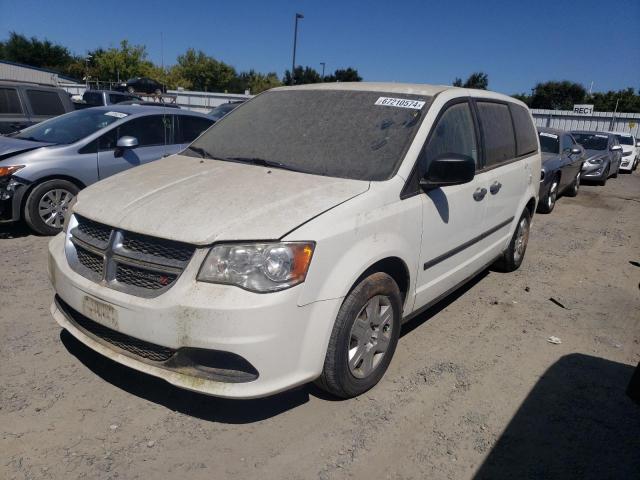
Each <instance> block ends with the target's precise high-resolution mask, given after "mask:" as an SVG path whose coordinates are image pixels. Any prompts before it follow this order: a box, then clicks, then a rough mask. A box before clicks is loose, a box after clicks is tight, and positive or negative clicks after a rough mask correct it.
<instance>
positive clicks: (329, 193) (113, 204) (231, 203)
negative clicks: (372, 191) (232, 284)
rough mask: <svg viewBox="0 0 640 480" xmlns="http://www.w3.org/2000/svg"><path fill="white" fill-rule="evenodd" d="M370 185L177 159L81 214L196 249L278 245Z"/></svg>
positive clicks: (94, 192)
mask: <svg viewBox="0 0 640 480" xmlns="http://www.w3.org/2000/svg"><path fill="white" fill-rule="evenodd" d="M368 188H369V182H366V181H360V180H348V179H342V178H331V177H322V176H319V175H309V174H304V173H298V172H291V171H288V170H281V169H276V168H266V167H261V166H255V165H247V164H241V163H234V162H223V161H216V160H201V159H200V158H195V157H187V156H183V155H174V156H171V157H167V158H165V159H163V160H159V161H156V162H153V163H151V164H147V165H143V166H141V167H138V168H134V169H132V170H128V171H126V172H123V173H120V174H118V175H115V176H113V177H110V178H108V179H106V180H103V181H101V182H98V183H96V184H94V185H92V186H90V187H89V188H87V189H85V190H83V191H82V192H81V193H80V195H79V196H78V201H77V203H76V205H75V206H74V212H76V213H78V214H80V215H83V216H85V217H87V218H90V219H92V220H95V221H97V222H101V223H105V224H107V225H111V226H115V227H118V228H121V229H124V230H129V231H133V232H137V233H143V234H147V235H152V236H155V237H161V238H166V239H170V240H177V241H181V242H187V243H192V244H196V245H206V244H211V243H213V242H216V241H220V240H271V239H278V238H280V237H282V236H283V235H284V234H286V233H288V232H289V231H291V230H293V229H295V228H296V227H298V226H299V225H300V224H302V223H304V222H306V221H307V220H310V219H311V218H313V217H315V216H317V215H320V214H321V213H323V212H325V211H327V210H328V209H330V208H332V207H335V206H336V205H338V204H340V203H342V202H345V201H346V200H349V199H350V198H353V197H355V196H356V195H359V194H361V193H363V192H365V191H367V190H368Z"/></svg>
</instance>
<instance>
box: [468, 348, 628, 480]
mask: <svg viewBox="0 0 640 480" xmlns="http://www.w3.org/2000/svg"><path fill="white" fill-rule="evenodd" d="M633 371H634V367H632V366H630V365H624V364H621V363H616V362H611V361H609V360H604V359H602V358H596V357H592V356H589V355H582V354H571V355H567V356H565V357H562V358H561V359H560V360H558V361H557V362H556V363H555V364H553V365H552V366H551V367H550V368H549V369H548V370H547V371H546V372H545V373H544V375H542V377H541V378H540V380H539V381H538V383H536V385H535V386H534V387H533V389H532V390H531V392H530V393H529V395H528V396H527V398H526V399H525V400H524V402H523V403H522V405H521V406H520V408H519V409H518V411H517V412H516V414H515V415H514V417H513V418H512V419H511V422H510V423H509V425H507V428H506V429H505V431H504V432H503V433H502V435H501V436H500V438H499V439H498V441H497V443H496V444H495V446H494V447H493V449H492V450H491V452H490V453H489V455H488V457H487V458H486V460H485V461H484V463H483V464H482V465H481V466H480V468H479V469H478V471H477V473H476V475H475V477H474V479H475V480H487V479H503V478H514V479H572V478H575V479H605V478H607V479H621V478H638V477H639V475H640V406H638V405H636V404H634V403H633V402H632V400H631V399H630V398H629V397H628V396H627V395H626V394H625V389H626V388H627V385H628V383H629V380H630V379H631V376H632V375H633Z"/></svg>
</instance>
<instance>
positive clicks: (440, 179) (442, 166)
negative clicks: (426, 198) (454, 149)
mask: <svg viewBox="0 0 640 480" xmlns="http://www.w3.org/2000/svg"><path fill="white" fill-rule="evenodd" d="M475 174H476V162H475V160H474V159H473V158H471V157H469V156H467V155H457V154H453V153H449V154H444V155H442V156H440V157H436V158H434V159H433V160H432V161H431V163H430V164H429V168H428V170H427V173H426V174H425V176H424V177H423V178H421V179H420V186H422V187H423V188H425V189H432V188H438V187H446V186H449V185H461V184H463V183H468V182H470V181H471V180H473V177H474V176H475Z"/></svg>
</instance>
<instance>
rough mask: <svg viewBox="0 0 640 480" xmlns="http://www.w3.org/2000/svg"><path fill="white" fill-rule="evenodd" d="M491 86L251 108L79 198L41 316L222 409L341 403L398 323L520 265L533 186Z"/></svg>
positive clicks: (521, 135) (281, 97)
mask: <svg viewBox="0 0 640 480" xmlns="http://www.w3.org/2000/svg"><path fill="white" fill-rule="evenodd" d="M539 152H540V149H539V143H538V136H537V134H536V130H535V127H534V124H533V120H532V118H531V115H530V113H529V111H528V110H527V107H526V106H525V105H524V104H523V103H522V102H520V101H518V100H515V99H513V98H511V97H508V96H505V95H500V94H497V93H492V92H487V91H481V90H469V89H462V88H453V87H448V86H431V85H411V84H397V83H325V84H317V85H304V86H299V87H283V88H276V89H273V90H270V91H268V92H266V93H263V94H261V95H258V96H256V97H255V98H253V99H252V100H250V101H248V102H246V103H245V104H243V105H241V106H240V107H238V108H237V109H235V110H234V111H233V112H231V113H230V114H229V115H228V116H226V117H225V118H224V119H222V120H221V121H219V122H218V123H216V124H215V125H214V126H212V127H211V128H210V129H209V130H207V131H206V132H205V133H203V134H202V135H201V136H200V137H199V138H198V139H196V140H195V141H194V142H193V144H192V145H191V146H190V147H189V148H188V149H187V150H185V151H184V152H182V153H181V154H178V155H173V156H170V157H168V158H166V159H163V160H160V161H158V162H154V163H152V164H150V165H144V166H141V167H138V168H135V169H133V170H129V171H127V172H126V173H122V174H118V175H115V176H113V177H111V178H109V179H107V180H105V181H102V182H99V183H97V184H95V185H93V186H91V187H89V188H87V189H86V190H83V191H82V192H81V193H80V194H79V196H78V200H77V203H76V204H75V205H74V206H73V209H72V211H71V214H70V215H69V218H68V220H67V223H66V225H65V229H64V232H63V233H61V234H59V235H58V236H57V237H55V238H54V239H53V240H52V241H51V243H50V246H49V252H50V257H49V260H50V261H49V275H50V278H51V282H52V284H53V286H54V288H55V291H56V295H55V299H54V302H53V305H52V307H51V312H52V314H53V316H54V318H55V319H56V321H57V322H58V323H59V324H60V325H61V326H62V327H63V328H65V329H66V330H68V331H69V332H70V333H71V334H72V335H73V336H74V337H76V338H77V339H78V340H80V341H81V342H82V343H84V344H86V345H87V346H89V347H90V348H92V349H93V350H95V351H97V352H99V353H100V354H102V355H104V356H106V357H108V358H110V359H112V360H114V361H116V362H118V363H121V364H124V365H127V366H129V367H131V368H134V369H136V370H139V371H142V372H146V373H148V374H150V375H154V376H156V377H159V378H162V379H164V380H166V381H167V382H169V383H171V384H173V385H177V386H179V387H182V388H185V389H189V390H194V391H198V392H203V393H206V394H210V395H215V396H220V397H235V398H253V397H261V396H266V395H270V394H273V393H276V392H279V391H282V390H285V389H289V388H291V387H294V386H296V385H301V384H304V383H307V382H310V381H313V380H315V381H316V382H317V383H318V385H320V386H321V387H322V388H324V389H326V390H327V391H328V392H330V393H332V394H333V395H336V396H338V397H344V398H346V397H352V396H356V395H358V394H361V393H362V392H364V391H366V390H367V389H369V388H371V387H372V386H374V385H375V384H376V383H377V382H378V381H379V380H380V379H381V377H382V376H383V375H384V373H385V371H386V369H387V367H388V365H389V363H390V361H391V358H392V356H393V353H394V351H395V349H396V346H397V344H398V337H399V333H400V326H401V324H402V322H404V321H406V320H407V319H409V318H411V317H412V316H415V315H417V314H419V313H420V312H422V311H423V310H424V309H426V308H427V307H429V306H430V305H432V304H434V303H435V302H437V301H438V300H439V299H442V298H443V297H444V296H446V295H447V294H448V293H450V292H451V291H452V290H454V289H455V288H456V287H458V286H460V285H461V284H462V283H464V282H465V281H467V280H468V279H470V278H471V277H472V276H474V275H475V274H476V273H478V272H480V271H482V270H483V269H485V268H487V267H488V266H489V265H492V264H493V265H495V268H498V269H500V270H503V271H511V270H514V269H516V268H518V267H519V266H520V264H521V262H522V260H523V256H524V254H525V249H526V246H527V240H528V237H529V227H530V223H531V217H532V215H533V212H534V211H535V209H536V202H537V195H538V184H539V175H540V153H539Z"/></svg>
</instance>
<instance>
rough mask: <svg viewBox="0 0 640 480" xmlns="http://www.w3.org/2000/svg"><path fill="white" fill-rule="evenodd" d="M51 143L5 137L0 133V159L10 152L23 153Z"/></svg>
mask: <svg viewBox="0 0 640 480" xmlns="http://www.w3.org/2000/svg"><path fill="white" fill-rule="evenodd" d="M49 145H53V143H46V142H32V141H31V140H21V139H19V138H13V137H5V136H1V135H0V160H2V158H3V157H6V156H9V155H11V154H17V153H24V152H27V151H29V150H34V149H36V148H40V147H46V146H49Z"/></svg>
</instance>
